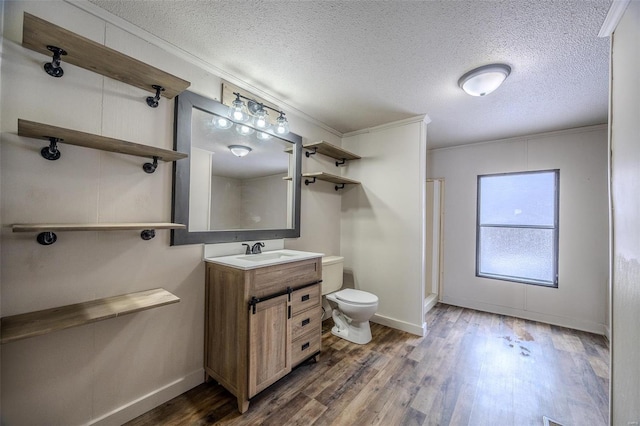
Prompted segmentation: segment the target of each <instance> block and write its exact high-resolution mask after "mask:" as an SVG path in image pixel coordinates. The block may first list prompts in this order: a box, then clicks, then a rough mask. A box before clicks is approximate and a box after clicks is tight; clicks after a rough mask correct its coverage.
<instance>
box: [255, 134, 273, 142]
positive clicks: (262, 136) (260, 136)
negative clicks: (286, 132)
mask: <svg viewBox="0 0 640 426" xmlns="http://www.w3.org/2000/svg"><path fill="white" fill-rule="evenodd" d="M256 138H257V139H258V140H261V141H268V140H269V139H271V135H270V134H269V133H265V132H258V133H256Z"/></svg>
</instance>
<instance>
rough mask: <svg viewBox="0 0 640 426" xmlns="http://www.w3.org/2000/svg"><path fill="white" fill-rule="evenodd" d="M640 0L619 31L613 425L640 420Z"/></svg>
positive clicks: (614, 125) (614, 109)
mask: <svg viewBox="0 0 640 426" xmlns="http://www.w3.org/2000/svg"><path fill="white" fill-rule="evenodd" d="M638 68H640V2H637V1H632V2H630V3H629V6H628V7H627V10H626V12H625V14H624V16H623V17H622V19H621V21H620V22H619V24H618V26H617V27H616V30H615V32H614V34H613V46H612V71H613V74H612V76H611V114H612V120H611V171H612V173H611V183H612V205H613V265H612V269H613V286H612V300H613V306H612V315H613V320H612V350H611V355H612V363H611V373H612V376H611V408H612V409H611V414H612V419H611V424H612V425H626V424H632V423H631V422H636V423H634V424H638V422H640V404H638V401H640V361H638V360H639V358H638V352H639V351H640V327H638V325H639V320H638V318H639V314H640V238H639V236H640V218H639V216H638V212H640V138H639V135H640V120H639V118H640V74H638Z"/></svg>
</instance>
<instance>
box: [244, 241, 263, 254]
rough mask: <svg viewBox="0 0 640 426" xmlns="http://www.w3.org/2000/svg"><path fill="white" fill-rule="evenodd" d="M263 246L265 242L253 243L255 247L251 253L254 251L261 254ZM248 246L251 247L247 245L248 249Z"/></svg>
mask: <svg viewBox="0 0 640 426" xmlns="http://www.w3.org/2000/svg"><path fill="white" fill-rule="evenodd" d="M261 247H264V243H260V242H258V243H255V244H254V245H253V247H251V253H252V254H260V253H262V249H261ZM248 248H249V247H247V249H248Z"/></svg>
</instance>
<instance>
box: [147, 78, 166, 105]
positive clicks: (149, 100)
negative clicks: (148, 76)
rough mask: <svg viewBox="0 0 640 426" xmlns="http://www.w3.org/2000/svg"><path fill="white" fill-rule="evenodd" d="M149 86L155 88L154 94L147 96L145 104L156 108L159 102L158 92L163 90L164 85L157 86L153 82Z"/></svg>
mask: <svg viewBox="0 0 640 426" xmlns="http://www.w3.org/2000/svg"><path fill="white" fill-rule="evenodd" d="M151 87H153V88H154V89H155V90H156V95H155V96H148V97H147V105H149V106H150V107H151V108H158V105H159V103H160V102H159V101H160V93H162V92H164V87H162V86H158V85H157V84H154V85H152V86H151Z"/></svg>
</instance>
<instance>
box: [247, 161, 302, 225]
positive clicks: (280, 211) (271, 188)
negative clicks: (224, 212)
mask: <svg viewBox="0 0 640 426" xmlns="http://www.w3.org/2000/svg"><path fill="white" fill-rule="evenodd" d="M286 175H287V174H286V173H282V174H277V175H271V176H263V177H260V178H255V179H244V180H242V190H241V192H242V207H241V209H240V211H241V212H242V213H243V215H242V216H243V217H242V220H243V223H242V226H243V228H245V229H255V228H264V229H282V228H286V227H287V210H289V209H288V208H287V203H286V202H282V200H287V195H288V192H289V186H290V183H289V182H288V181H285V180H283V179H282V178H284V177H286Z"/></svg>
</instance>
